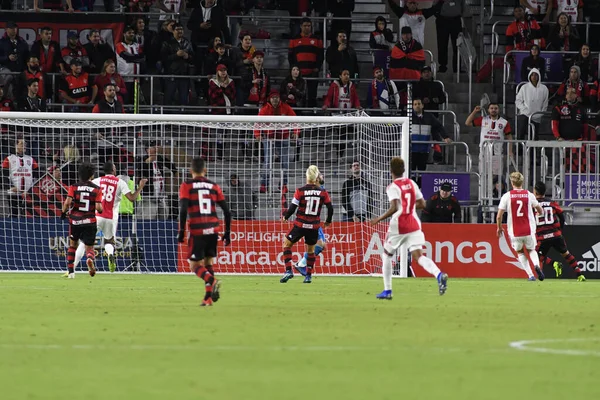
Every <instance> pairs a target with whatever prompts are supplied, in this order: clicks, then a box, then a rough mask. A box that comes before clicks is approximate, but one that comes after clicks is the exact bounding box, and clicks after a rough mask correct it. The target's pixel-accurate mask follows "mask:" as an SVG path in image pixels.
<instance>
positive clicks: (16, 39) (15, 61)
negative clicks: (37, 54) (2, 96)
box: [0, 21, 29, 94]
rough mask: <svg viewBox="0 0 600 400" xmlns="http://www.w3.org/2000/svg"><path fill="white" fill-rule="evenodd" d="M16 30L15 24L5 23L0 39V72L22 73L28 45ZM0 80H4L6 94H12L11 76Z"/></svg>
mask: <svg viewBox="0 0 600 400" xmlns="http://www.w3.org/2000/svg"><path fill="white" fill-rule="evenodd" d="M18 29H19V27H18V26H17V24H16V23H14V22H12V21H9V22H7V23H6V32H5V33H4V36H2V39H0V72H2V70H3V69H7V70H9V71H10V72H22V71H23V70H24V69H25V61H26V60H27V56H28V55H29V45H28V44H27V42H26V41H25V40H24V39H23V38H22V37H21V36H19V35H18ZM1 78H4V82H2V83H3V84H4V85H5V89H7V91H8V94H10V93H12V84H13V80H14V78H13V76H12V75H8V74H7V75H5V76H4V77H1Z"/></svg>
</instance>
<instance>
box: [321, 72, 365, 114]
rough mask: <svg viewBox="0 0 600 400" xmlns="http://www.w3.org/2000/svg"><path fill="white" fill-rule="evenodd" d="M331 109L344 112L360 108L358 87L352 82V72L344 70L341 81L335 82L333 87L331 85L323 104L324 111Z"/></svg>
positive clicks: (332, 83)
mask: <svg viewBox="0 0 600 400" xmlns="http://www.w3.org/2000/svg"><path fill="white" fill-rule="evenodd" d="M329 108H337V109H344V110H346V109H351V108H360V100H359V99H358V92H357V91H356V85H355V84H354V83H352V81H350V71H348V70H347V69H343V70H342V71H341V72H340V79H339V80H337V81H333V82H331V85H329V90H328V91H327V96H325V103H324V104H323V110H327V109H329ZM338 111H339V110H338Z"/></svg>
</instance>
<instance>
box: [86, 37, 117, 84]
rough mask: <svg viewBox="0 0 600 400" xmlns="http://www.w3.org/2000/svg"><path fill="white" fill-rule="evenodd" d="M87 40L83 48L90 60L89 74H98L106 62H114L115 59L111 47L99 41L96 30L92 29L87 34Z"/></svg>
mask: <svg viewBox="0 0 600 400" xmlns="http://www.w3.org/2000/svg"><path fill="white" fill-rule="evenodd" d="M88 39H89V42H88V43H86V44H85V45H84V46H83V48H84V49H85V51H86V53H87V55H88V57H89V59H90V66H89V68H88V70H89V72H90V74H99V73H101V72H102V71H103V68H104V64H105V63H106V61H108V60H113V61H116V60H117V57H116V55H115V52H114V51H113V49H112V47H110V45H109V44H108V43H104V41H102V40H101V37H100V31H99V30H98V29H92V30H91V31H90V33H89V34H88Z"/></svg>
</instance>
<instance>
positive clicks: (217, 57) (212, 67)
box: [204, 38, 234, 79]
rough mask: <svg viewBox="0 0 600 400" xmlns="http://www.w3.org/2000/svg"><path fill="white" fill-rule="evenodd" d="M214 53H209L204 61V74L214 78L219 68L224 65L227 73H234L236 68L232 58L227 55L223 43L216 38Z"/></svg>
mask: <svg viewBox="0 0 600 400" xmlns="http://www.w3.org/2000/svg"><path fill="white" fill-rule="evenodd" d="M215 42H218V43H216V44H215V45H214V51H209V53H208V55H207V56H206V58H205V60H204V74H205V75H208V76H209V79H210V78H212V75H214V74H216V73H217V66H218V65H224V66H226V67H227V71H233V70H234V66H233V62H232V61H231V58H229V56H228V55H227V54H226V51H225V45H224V44H223V43H221V39H220V38H215Z"/></svg>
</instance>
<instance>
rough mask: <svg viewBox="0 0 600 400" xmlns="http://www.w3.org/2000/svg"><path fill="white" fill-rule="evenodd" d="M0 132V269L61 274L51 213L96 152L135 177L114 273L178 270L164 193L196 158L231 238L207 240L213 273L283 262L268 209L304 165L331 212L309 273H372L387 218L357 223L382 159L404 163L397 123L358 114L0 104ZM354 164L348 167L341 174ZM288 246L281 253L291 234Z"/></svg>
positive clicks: (181, 250)
mask: <svg viewBox="0 0 600 400" xmlns="http://www.w3.org/2000/svg"><path fill="white" fill-rule="evenodd" d="M0 131H1V136H0V137H1V138H2V143H1V144H2V146H1V157H2V160H3V168H2V172H3V181H2V182H3V183H2V192H1V196H0V221H1V223H0V236H1V238H0V271H62V270H64V269H65V266H66V262H65V253H66V250H67V247H68V224H67V222H66V221H61V220H60V218H59V217H60V207H61V203H62V201H63V200H64V198H65V196H66V188H67V187H68V185H70V184H73V183H75V182H76V181H77V171H78V166H79V165H80V164H81V163H82V162H83V161H91V162H92V163H93V164H95V165H96V167H97V171H98V172H97V174H96V175H95V176H99V175H101V174H102V173H101V171H102V166H103V164H104V162H106V161H107V160H112V161H113V162H114V163H115V164H116V166H117V174H118V175H120V176H121V177H122V178H124V179H132V180H133V181H134V182H135V183H136V184H137V182H138V181H139V179H140V178H148V179H149V182H148V184H147V188H146V189H145V190H144V192H142V196H141V199H139V200H138V201H136V202H135V203H134V204H133V205H131V206H130V207H125V209H124V207H123V205H122V207H121V214H120V218H119V224H118V228H117V237H116V245H115V248H116V255H117V264H118V271H124V270H133V271H138V270H139V271H140V272H164V273H169V272H186V271H188V267H187V262H186V260H185V258H186V257H185V254H186V246H185V245H180V244H178V243H177V229H178V223H177V217H178V213H177V207H178V188H179V184H180V183H181V182H182V181H183V180H184V179H186V178H187V177H189V164H190V161H191V159H192V158H193V157H195V156H202V157H204V158H205V160H206V161H207V170H208V178H209V179H211V180H213V181H215V182H216V183H218V184H219V185H220V186H221V187H222V188H223V191H224V193H225V195H226V198H227V200H228V202H229V203H230V207H231V209H232V211H233V212H234V217H235V218H234V221H233V224H232V244H231V245H230V246H228V247H224V246H222V245H221V244H219V254H218V256H217V260H216V263H215V270H216V271H217V272H218V273H232V274H234V273H235V274H243V273H246V274H249V273H252V274H279V273H282V272H283V271H284V265H283V254H282V253H283V251H282V241H283V238H284V237H285V234H286V233H287V232H288V231H289V230H290V229H291V223H290V222H285V223H284V222H282V221H281V214H282V212H283V210H284V209H285V208H286V207H287V206H288V205H289V204H290V201H291V199H292V197H293V195H294V191H295V189H296V188H298V187H300V186H302V185H304V183H305V180H306V178H305V171H306V168H307V167H308V166H309V165H312V164H314V165H317V166H318V167H319V170H320V171H321V172H322V174H323V176H324V179H325V188H326V189H327V190H328V191H329V193H330V194H331V197H332V200H333V203H334V209H335V214H334V223H333V224H332V226H331V227H329V228H327V229H325V236H326V242H327V246H326V249H325V250H324V251H323V253H321V255H319V257H317V262H316V265H315V268H316V273H317V274H334V275H338V274H342V275H352V274H377V273H380V268H381V258H380V256H379V255H380V253H381V251H382V245H383V240H384V237H385V232H386V229H387V225H386V224H383V223H381V224H379V225H378V226H376V227H375V228H373V227H371V226H370V225H369V224H368V220H369V219H370V218H372V217H373V216H376V215H379V214H380V213H383V212H384V211H385V210H386V209H387V208H388V206H389V205H388V201H387V196H386V193H385V189H386V187H387V185H388V184H389V183H390V181H391V178H390V173H389V161H390V159H391V157H393V156H401V157H402V158H403V159H404V160H405V162H406V163H407V170H408V166H409V165H410V163H409V154H410V152H409V150H410V137H409V132H410V129H409V120H408V118H406V117H370V116H368V115H366V114H365V113H363V112H357V113H353V114H348V115H339V116H328V117H323V116H298V117H287V116H269V117H259V116H255V115H236V116H227V115H175V114H165V115H163V114H158V115H157V114H135V115H131V114H91V113H88V114H79V113H43V114H40V113H21V112H10V113H0ZM11 155H13V156H12V158H11V160H12V161H10V160H9V161H7V162H5V160H6V159H7V158H9V157H11ZM15 156H16V157H15ZM30 160H31V161H32V165H31V166H29V165H27V163H28V161H30ZM11 162H12V164H11ZM355 162H357V163H358V165H359V169H360V171H359V172H357V171H356V169H354V170H352V168H353V167H352V166H353V164H354V163H355ZM34 166H38V168H37V169H35V168H34ZM30 167H31V168H30ZM124 202H125V201H124ZM352 210H353V211H354V214H355V215H354V216H352ZM325 213H326V212H325V211H323V214H322V218H323V219H324V217H325ZM353 217H355V218H353ZM95 248H96V252H97V257H98V258H97V260H98V266H99V269H100V271H103V270H107V269H108V268H107V261H106V258H105V253H104V251H103V249H104V246H103V237H102V233H101V232H99V233H98V236H97V241H96V246H95ZM293 250H294V252H295V253H294V262H295V261H297V260H298V258H299V257H301V256H302V254H303V252H304V245H303V243H298V244H297V245H296V246H294V249H293ZM406 255H407V253H406V251H400V252H399V260H398V261H400V265H407V264H406V263H407V261H406V258H407V257H406ZM400 258H401V259H400ZM403 272H404V274H405V271H403Z"/></svg>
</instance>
